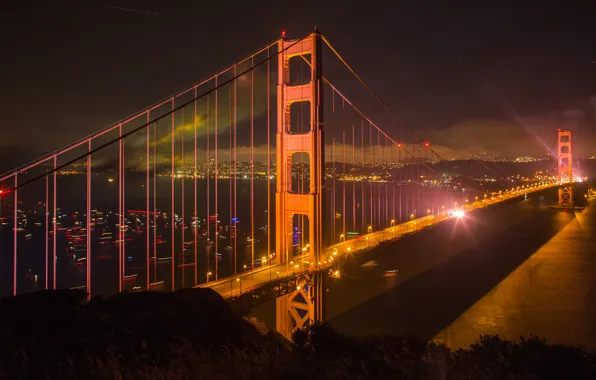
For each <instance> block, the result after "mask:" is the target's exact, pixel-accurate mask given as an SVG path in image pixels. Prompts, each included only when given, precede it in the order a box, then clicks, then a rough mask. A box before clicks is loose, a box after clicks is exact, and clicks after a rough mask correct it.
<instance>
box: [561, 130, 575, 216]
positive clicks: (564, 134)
mask: <svg viewBox="0 0 596 380" xmlns="http://www.w3.org/2000/svg"><path fill="white" fill-rule="evenodd" d="M557 142H558V152H559V160H558V162H557V173H558V176H559V183H561V184H563V186H562V187H560V188H559V206H561V207H566V206H571V207H573V187H572V182H573V170H572V151H571V132H570V131H562V130H559V135H558V137H557Z"/></svg>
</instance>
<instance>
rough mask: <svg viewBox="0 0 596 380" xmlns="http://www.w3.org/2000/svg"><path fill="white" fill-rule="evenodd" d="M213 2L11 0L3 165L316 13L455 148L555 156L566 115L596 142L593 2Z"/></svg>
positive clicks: (435, 135) (307, 25) (63, 140)
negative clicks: (556, 138) (550, 150)
mask: <svg viewBox="0 0 596 380" xmlns="http://www.w3.org/2000/svg"><path fill="white" fill-rule="evenodd" d="M207 3H208V2H206V1H149V0H143V1H123V0H111V1H95V0H89V1H80V0H79V1H52V2H50V1H44V2H42V1H33V2H30V1H23V0H18V1H15V0H8V1H6V0H5V1H3V2H2V4H1V5H0V41H1V46H2V55H1V59H0V78H1V80H0V83H1V85H0V100H1V102H0V104H1V105H2V106H1V108H0V109H1V110H2V114H1V120H2V123H1V128H2V137H1V138H0V160H1V162H0V170H2V171H3V170H8V169H10V168H11V167H12V166H14V165H16V164H21V163H24V162H26V161H29V160H31V159H33V158H36V157H38V156H41V155H42V154H44V153H47V152H49V151H52V150H54V149H57V148H59V147H61V146H64V145H67V144H68V143H69V142H72V141H74V140H76V139H78V138H81V137H83V136H85V135H87V134H89V133H91V132H93V131H96V130H99V129H101V128H102V127H105V126H107V125H108V124H111V123H112V122H114V121H117V120H119V119H121V118H123V117H125V116H126V115H129V114H131V113H133V112H134V111H136V110H140V109H142V108H143V107H145V106H147V105H149V104H152V103H154V102H156V101H158V100H161V99H163V98H164V97H166V96H168V95H170V94H172V93H174V92H176V91H177V90H180V89H183V88H185V87H187V86H189V85H191V84H192V83H194V82H195V81H197V80H199V79H201V78H203V77H205V76H207V75H209V74H211V73H214V72H215V71H217V70H218V69H220V68H222V67H224V66H227V65H229V64H231V63H233V62H235V61H236V60H238V59H240V58H243V57H244V56H246V55H248V54H249V53H251V52H252V51H253V50H255V49H256V48H258V47H261V46H263V45H265V44H266V43H267V42H270V41H273V40H275V39H276V38H277V37H278V36H279V34H280V31H281V30H284V29H285V30H287V32H288V36H289V37H299V36H302V35H303V34H305V33H308V32H309V31H311V30H312V29H313V26H314V25H318V26H319V28H320V30H321V32H322V33H324V34H325V35H326V36H327V37H328V38H329V39H330V40H331V41H332V42H333V43H334V45H335V46H336V47H337V48H338V50H339V51H340V52H341V53H342V54H343V55H344V56H345V57H346V58H347V59H348V61H349V62H350V63H351V64H352V65H353V66H354V68H355V69H356V70H357V71H358V72H359V74H360V75H361V76H362V77H363V78H364V80H366V81H367V82H368V83H369V84H370V85H371V86H372V87H373V88H374V89H375V90H376V91H377V92H378V93H379V95H380V96H381V97H382V98H383V99H385V100H386V102H387V103H388V104H389V105H390V106H391V107H392V108H393V109H394V110H395V111H396V112H397V113H398V114H399V115H400V116H401V117H402V118H403V119H404V120H405V121H406V122H407V123H408V124H409V125H410V126H411V127H413V128H414V129H415V130H416V131H417V132H419V134H420V135H422V136H424V137H425V138H427V139H429V140H430V141H431V142H432V143H433V145H434V146H435V147H437V149H438V150H440V151H441V153H442V154H443V155H446V156H450V157H451V156H457V155H465V154H469V153H476V152H480V151H485V150H487V151H497V152H499V153H501V154H502V155H504V156H508V157H515V156H520V155H534V156H540V155H541V156H544V155H545V154H546V148H545V143H546V144H547V145H550V144H551V143H552V142H553V140H554V134H555V132H556V128H569V129H571V130H572V131H573V132H574V133H575V136H577V138H576V139H575V149H576V152H577V153H578V154H579V155H582V156H591V155H596V22H594V17H593V16H594V11H593V10H591V9H590V8H591V7H592V5H591V4H590V2H588V1H583V2H578V3H573V2H571V1H548V0H543V1H524V4H525V5H523V6H522V5H509V4H514V3H519V2H513V1H511V2H490V3H491V4H492V5H490V6H489V5H485V4H479V3H488V2H470V1H466V2H460V3H457V4H456V2H445V1H423V2H421V1H410V2H405V1H384V2H376V1H371V0H369V1H356V0H353V1H323V0H320V1H306V0H305V1H300V2H283V1H275V2H274V1H263V0H260V1H255V2H250V1H247V2H243V1H236V2H226V1H216V2H209V4H207ZM447 3H449V4H447ZM372 116H373V118H374V116H375V115H372ZM384 120H387V119H386V118H385V119H383V120H380V122H381V124H382V122H383V121H384Z"/></svg>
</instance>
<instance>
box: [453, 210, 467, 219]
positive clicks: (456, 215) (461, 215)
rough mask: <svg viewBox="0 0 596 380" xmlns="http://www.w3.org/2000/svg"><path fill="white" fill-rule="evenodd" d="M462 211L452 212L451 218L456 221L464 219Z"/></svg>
mask: <svg viewBox="0 0 596 380" xmlns="http://www.w3.org/2000/svg"><path fill="white" fill-rule="evenodd" d="M464 214H465V213H464V210H455V211H453V216H455V217H456V218H458V219H461V218H463V217H464Z"/></svg>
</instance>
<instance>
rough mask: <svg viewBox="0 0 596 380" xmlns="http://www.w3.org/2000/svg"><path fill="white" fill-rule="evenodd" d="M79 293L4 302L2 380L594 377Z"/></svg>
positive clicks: (517, 351)
mask: <svg viewBox="0 0 596 380" xmlns="http://www.w3.org/2000/svg"><path fill="white" fill-rule="evenodd" d="M85 299H86V294H85V293H83V292H80V291H74V290H73V291H41V292H37V293H30V294H24V295H20V296H17V297H11V298H6V299H3V300H1V301H0V350H1V351H0V378H2V379H4V378H7V379H61V380H62V379H85V380H94V379H119V380H121V379H283V380H293V379H304V378H305V377H307V378H312V379H318V378H326V379H441V380H443V379H455V380H459V379H479V378H480V379H524V380H529V379H596V355H595V354H594V353H591V352H588V351H586V350H585V349H583V348H581V347H570V346H564V345H551V344H548V343H547V342H546V341H545V340H544V339H540V338H538V337H534V336H532V337H528V338H521V339H520V341H519V342H517V343H516V342H511V341H508V340H504V339H501V338H499V337H498V336H495V335H484V336H481V337H480V338H479V340H478V341H477V342H475V343H474V344H472V345H470V347H469V348H467V349H459V350H456V351H451V350H450V349H449V348H447V347H445V346H444V345H440V344H435V343H432V342H425V341H421V340H419V339H416V338H411V337H373V338H368V339H354V338H350V337H347V336H345V335H343V334H341V333H339V332H337V331H336V330H335V329H334V328H333V327H332V326H331V325H329V324H320V323H315V324H313V325H312V326H310V327H308V328H305V329H303V330H297V331H295V332H294V334H293V337H292V338H293V344H288V343H287V342H283V341H281V340H280V338H279V336H278V335H276V334H273V333H271V334H268V335H266V336H261V334H260V333H259V332H258V331H257V329H256V328H255V327H254V326H253V325H252V324H251V323H250V322H248V321H246V320H244V319H243V318H240V317H237V316H236V315H235V314H234V313H233V312H232V310H231V309H230V308H229V307H228V306H227V305H226V303H225V302H224V300H223V299H222V298H221V297H220V296H219V295H218V294H217V293H215V292H214V291H212V290H210V289H191V290H181V291H177V292H174V293H156V292H139V293H121V294H118V295H116V296H113V297H108V298H105V299H101V298H97V299H93V300H92V301H90V302H88V303H85Z"/></svg>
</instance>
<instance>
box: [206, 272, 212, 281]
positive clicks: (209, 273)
mask: <svg viewBox="0 0 596 380" xmlns="http://www.w3.org/2000/svg"><path fill="white" fill-rule="evenodd" d="M209 276H211V272H207V283H209Z"/></svg>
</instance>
